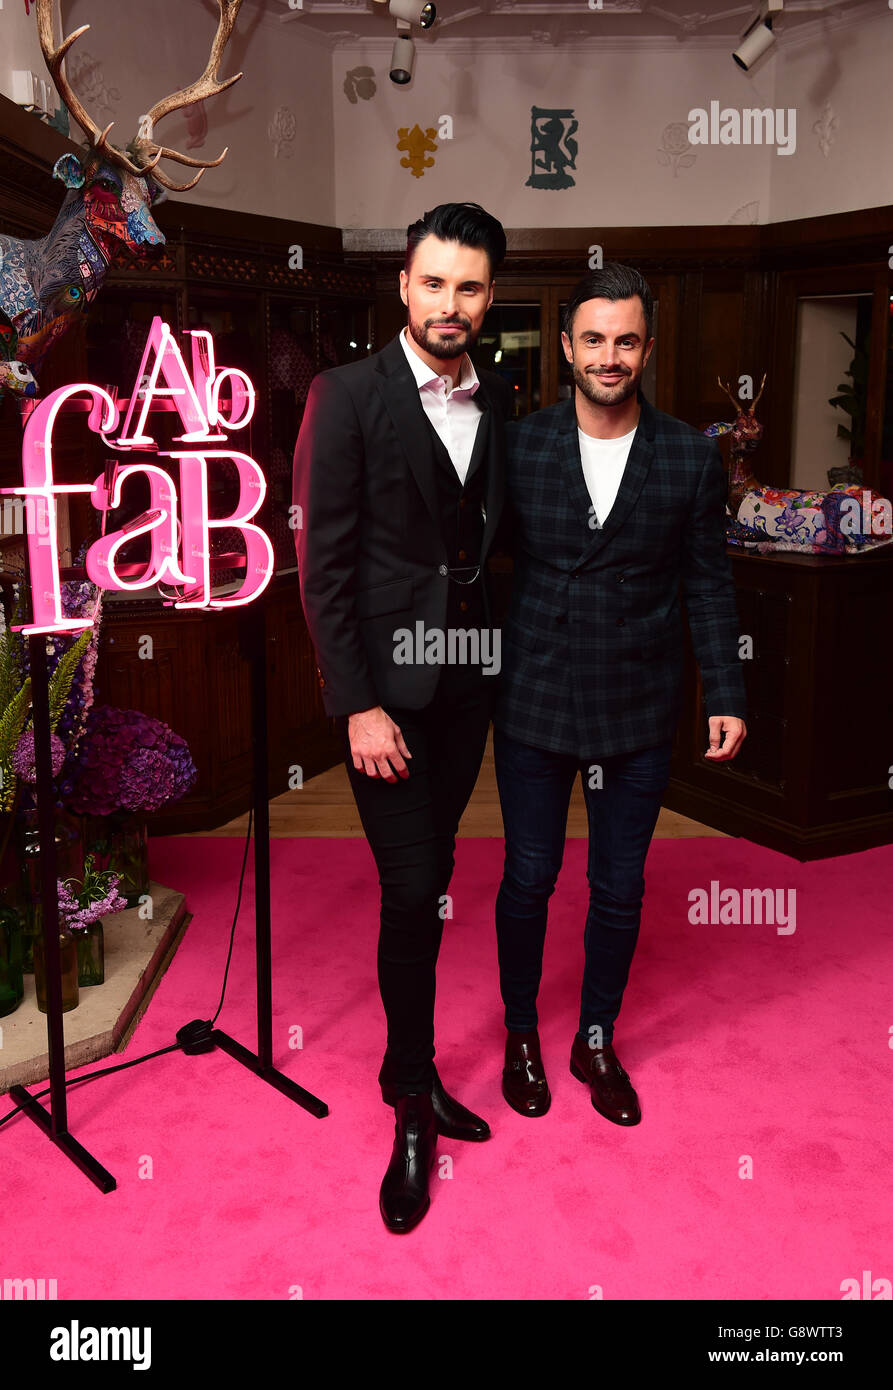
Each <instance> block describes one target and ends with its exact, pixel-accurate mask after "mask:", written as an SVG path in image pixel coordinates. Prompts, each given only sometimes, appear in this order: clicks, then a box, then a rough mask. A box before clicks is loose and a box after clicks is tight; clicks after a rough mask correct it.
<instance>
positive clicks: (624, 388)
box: [572, 363, 641, 405]
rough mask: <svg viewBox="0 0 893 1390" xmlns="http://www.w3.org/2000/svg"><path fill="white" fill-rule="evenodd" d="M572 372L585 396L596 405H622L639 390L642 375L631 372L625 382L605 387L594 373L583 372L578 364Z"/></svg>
mask: <svg viewBox="0 0 893 1390" xmlns="http://www.w3.org/2000/svg"><path fill="white" fill-rule="evenodd" d="M572 370H573V373H574V381H575V382H576V383H577V385H578V386H579V388H580V390H581V391H582V392H583V395H584V396H585V397H586V398H587V400H590V401H592V402H593V403H594V404H595V405H621V404H622V402H623V401H628V400H629V398H630V396H634V395H635V394H636V392H637V390H638V389H639V381H640V379H641V374H638V375H637V374H636V373H635V372H631V373H630V375H629V376H627V377H626V378H625V379H624V380H623V381H618V383H617V385H616V386H603V385H602V384H601V383H600V381H599V379H598V377H597V375H596V374H595V373H594V372H588V373H587V372H581V371H580V368H579V367H578V366H577V364H576V363H574V364H573V368H572Z"/></svg>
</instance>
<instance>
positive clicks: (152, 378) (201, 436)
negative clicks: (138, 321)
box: [0, 317, 273, 633]
mask: <svg viewBox="0 0 893 1390" xmlns="http://www.w3.org/2000/svg"><path fill="white" fill-rule="evenodd" d="M191 337H192V373H191V375H190V373H189V371H188V370H187V368H186V363H185V362H184V361H183V357H182V354H181V353H180V349H179V347H178V346H177V342H176V339H175V338H174V336H173V334H172V333H171V330H170V328H169V327H168V325H167V324H166V323H164V322H163V321H162V320H161V319H160V318H158V317H156V318H154V319H153V320H152V326H151V328H150V329H149V336H148V338H147V339H146V346H145V348H144V350H143V356H142V361H141V362H140V366H139V370H138V371H137V376H136V383H135V385H134V388H133V391H132V392H131V396H130V401H129V404H128V408H127V414H126V416H125V419H124V427H123V429H122V431H121V433H120V435H117V437H115V438H113V439H111V438H109V436H110V435H112V434H113V433H114V431H116V430H117V428H118V424H119V411H118V407H117V405H116V404H115V402H114V401H113V400H112V398H111V396H110V395H109V394H108V392H107V391H104V390H103V389H102V387H100V386H92V385H91V384H90V383H89V382H79V383H77V384H75V385H72V386H61V387H60V388H59V389H58V390H57V391H53V392H52V394H51V395H49V396H47V398H46V399H45V400H43V401H41V402H40V404H39V405H38V406H37V407H36V409H35V410H33V411H32V413H31V415H29V417H28V421H27V423H26V425H25V433H24V440H23V442H22V478H23V486H22V487H5V488H0V493H16V494H18V495H19V496H23V497H25V498H26V499H27V498H29V497H30V498H32V499H33V503H32V507H33V524H32V525H30V526H29V527H28V557H29V561H30V566H31V590H32V607H33V621H32V622H31V623H30V624H27V625H25V624H17V625H15V628H14V630H15V631H17V632H24V633H31V632H80V631H82V630H83V629H84V628H88V627H92V626H93V619H92V618H66V617H65V616H64V614H63V613H62V594H61V586H60V578H59V556H58V550H57V540H56V537H57V530H56V520H57V518H56V498H57V497H58V496H59V495H60V494H63V493H71V492H85V493H88V494H89V496H90V500H91V502H92V503H93V506H94V507H95V508H96V509H97V511H101V512H107V511H109V510H111V509H113V508H115V507H119V506H120V505H121V488H122V485H123V483H124V482H125V481H126V479H127V478H128V477H130V476H131V475H132V474H134V473H141V474H142V475H143V476H144V477H145V478H146V479H147V480H148V484H149V497H150V501H149V506H148V508H147V510H146V511H145V512H144V513H143V514H142V515H141V516H140V517H138V518H137V519H136V520H135V521H131V522H129V523H128V524H127V525H125V526H123V527H122V528H121V529H120V530H118V531H113V532H112V533H111V534H109V535H105V534H103V535H102V537H101V538H100V539H99V540H98V541H95V542H94V543H93V545H91V546H90V549H89V550H88V551H87V558H86V566H87V574H88V575H89V577H90V579H91V580H92V581H93V583H94V584H96V585H98V586H99V587H100V588H102V589H119V590H124V591H129V590H138V589H148V588H151V587H152V586H153V585H157V584H159V583H162V582H167V583H170V584H176V585H180V584H185V585H187V586H188V597H184V598H183V599H182V600H180V601H178V602H176V603H175V604H174V607H175V608H230V607H236V606H238V605H241V604H246V603H251V601H252V600H253V599H256V598H257V597H258V595H259V594H261V593H263V591H264V589H265V588H266V587H267V585H268V584H269V582H270V579H271V578H272V575H273V546H272V543H271V541H270V538H269V536H267V534H266V532H265V531H262V530H261V528H260V527H259V526H257V525H255V524H254V523H253V522H252V521H251V517H253V516H255V515H256V513H257V512H258V510H259V509H260V507H261V506H262V505H263V500H264V497H265V496H266V490H267V484H266V479H265V477H264V475H263V472H262V471H261V469H260V467H259V466H258V464H257V463H255V461H254V459H252V458H251V457H249V455H248V454H245V453H242V452H241V451H240V450H238V449H230V448H228V447H225V446H226V440H227V436H226V433H225V432H222V431H226V430H240V429H244V427H245V426H246V425H247V424H248V423H249V422H250V420H251V417H252V416H253V414H254V407H255V403H256V396H255V391H254V387H253V385H252V383H251V381H250V379H249V378H248V376H246V374H245V373H244V372H243V371H241V370H240V369H239V368H238V367H220V368H218V367H217V364H216V360H215V356H214V339H213V337H212V336H211V334H210V333H208V332H207V331H206V330H204V329H193V330H191ZM145 377H147V378H148V380H147V383H146V387H145V390H144V391H141V390H140V386H139V383H140V381H141V380H143V379H144V378H145ZM162 381H163V383H164V385H161V384H160V383H161V382H162ZM224 384H227V385H228V386H229V410H230V414H229V416H227V415H226V413H225V412H224V409H223V403H222V402H221V398H220V397H221V387H222V386H224ZM80 394H86V395H88V396H89V397H90V410H89V413H88V415H87V426H88V428H89V429H90V430H91V431H92V432H93V433H94V434H98V435H99V436H100V437H101V438H102V440H103V442H104V443H105V444H106V445H107V446H108V447H109V448H110V449H114V450H116V451H120V450H123V451H131V450H136V451H138V450H139V449H140V448H143V449H151V450H152V451H153V452H154V455H155V457H156V458H165V457H166V458H174V459H177V460H178V461H179V474H180V497H179V498H178V497H177V488H176V484H175V482H174V480H173V478H172V477H171V475H170V474H169V473H168V472H167V471H166V469H164V468H162V467H160V466H159V465H158V464H157V463H154V462H152V463H150V462H145V463H137V462H132V463H126V464H123V465H120V466H119V465H118V464H117V463H116V462H115V463H114V467H113V468H107V469H106V470H105V472H104V473H102V474H100V475H99V477H98V478H97V479H96V480H95V482H93V483H70V484H61V483H57V482H56V481H55V479H54V477H53V427H54V425H55V422H56V416H57V415H58V413H59V411H60V409H61V408H62V406H63V405H64V404H65V402H66V401H68V400H70V399H71V398H72V397H73V396H77V395H80ZM155 399H169V400H171V401H173V404H174V408H175V410H176V412H177V414H178V415H179V417H180V420H181V421H182V423H183V433H182V434H181V435H178V436H176V437H175V442H176V443H177V444H179V445H181V446H183V447H181V448H178V449H167V450H164V449H159V448H158V447H157V445H156V442H155V440H154V439H153V438H152V436H151V435H150V434H147V433H146V423H147V419H148V415H149V410H150V408H151V404H152V401H153V400H155ZM134 416H136V419H134ZM214 446H224V447H214ZM224 458H225V459H229V460H230V461H231V462H232V463H234V464H235V467H236V471H237V474H238V481H239V498H238V501H237V503H236V506H235V510H234V511H233V512H232V513H231V514H230V515H229V516H225V517H211V516H209V506H208V472H209V467H210V466H212V465H213V463H214V461H215V460H216V459H224ZM26 506H27V501H26ZM220 527H231V528H235V529H236V530H238V531H240V532H241V534H242V538H243V541H244V544H245V573H244V575H243V577H242V582H241V584H240V585H239V587H238V589H236V591H235V592H234V593H232V594H226V595H223V596H221V597H218V598H212V597H211V569H210V560H211V552H210V534H211V531H212V530H214V529H217V528H220ZM103 531H104V527H103ZM139 535H146V536H148V537H149V547H150V554H149V560H148V563H147V566H146V569H145V571H144V572H143V574H142V575H140V576H139V577H138V578H133V577H131V578H125V577H124V575H123V574H122V573H121V572H120V569H119V566H120V564H121V562H120V561H119V559H118V552H119V551H120V549H121V547H122V546H123V545H124V544H125V543H126V542H127V541H130V540H133V538H134V537H135V536H139ZM129 568H132V567H129Z"/></svg>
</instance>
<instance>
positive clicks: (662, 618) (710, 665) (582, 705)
mask: <svg viewBox="0 0 893 1390" xmlns="http://www.w3.org/2000/svg"><path fill="white" fill-rule="evenodd" d="M639 400H640V406H641V414H640V417H639V425H638V428H637V430H636V433H635V436H634V438H633V442H632V448H631V449H630V452H629V457H628V459H627V462H626V469H625V471H624V474H623V478H622V480H621V483H620V488H619V491H618V493H617V497H616V499H615V501H614V505H613V506H612V508H611V510H610V512H609V513H608V516H607V518H606V519H605V521H604V525H603V527H602V529H598V528H597V527H596V526H595V525H594V522H595V517H594V515H593V510H592V504H591V501H590V497H589V492H588V490H587V488H586V480H585V477H584V475H583V464H582V461H581V458H580V445H579V440H578V437H577V417H576V410H575V406H574V401H573V400H568V401H561V402H560V403H559V404H558V405H553V406H548V407H547V408H546V409H544V410H539V411H536V413H535V414H533V415H528V416H527V417H526V418H525V419H524V420H521V421H519V422H518V423H517V424H514V425H510V426H509V427H508V429H507V430H506V451H507V453H506V492H507V504H506V512H507V514H510V515H511V514H514V516H515V518H516V534H515V540H516V549H515V574H514V582H513V586H512V599H511V609H510V613H509V617H508V622H507V624H506V625H505V626H504V627H503V641H502V676H501V686H500V702H499V706H498V708H497V711H496V714H495V715H494V723H495V724H496V725H497V727H500V728H502V729H504V730H505V732H506V733H508V734H510V735H511V736H512V737H514V738H517V739H519V740H520V741H521V742H522V743H529V744H533V745H534V746H535V747H537V748H547V749H552V750H553V751H555V752H562V753H572V754H575V755H576V756H578V757H590V756H603V757H608V756H611V755H613V754H620V753H629V752H634V751H635V750H636V749H639V748H647V747H649V746H652V745H654V744H657V743H662V742H663V741H664V740H665V739H669V738H672V736H673V733H674V731H675V728H676V724H677V722H678V719H679V713H680V696H681V684H680V682H681V676H682V653H683V642H682V616H681V607H680V595H681V596H682V597H684V599H685V606H686V614H687V619H688V626H689V630H690V632H691V637H692V645H693V647H694V653H695V657H696V659H697V662H698V665H699V666H700V670H701V678H702V682H703V689H704V701H705V705H706V713H707V714H708V715H718V714H725V715H734V716H736V717H738V718H740V719H746V717H747V710H746V697H745V687H744V677H743V674H742V669H741V661H740V660H739V657H738V634H739V631H740V629H739V623H738V612H737V606H736V602H735V585H734V580H733V578H732V571H731V565H730V563H729V558H728V556H727V554H726V543H725V500H726V489H727V482H726V475H725V470H724V468H723V464H722V457H721V455H720V452H719V449H718V448H717V446H716V443H715V442H714V441H713V440H711V439H707V438H705V436H704V435H703V434H699V433H698V431H697V430H694V429H692V428H691V426H689V425H686V424H684V423H683V422H682V421H681V420H676V419H674V417H673V416H671V415H666V414H665V413H664V412H663V411H661V410H655V408H654V407H653V406H652V405H651V404H650V403H649V402H648V401H647V400H646V399H645V398H644V397H643V396H641V394H640V397H639Z"/></svg>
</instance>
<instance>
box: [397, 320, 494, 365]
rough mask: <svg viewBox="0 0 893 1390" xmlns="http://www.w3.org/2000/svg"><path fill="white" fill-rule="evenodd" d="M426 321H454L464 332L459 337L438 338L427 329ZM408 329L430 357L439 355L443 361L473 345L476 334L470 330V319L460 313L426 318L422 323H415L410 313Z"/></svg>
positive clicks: (459, 354) (458, 355)
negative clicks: (451, 316) (447, 317)
mask: <svg viewBox="0 0 893 1390" xmlns="http://www.w3.org/2000/svg"><path fill="white" fill-rule="evenodd" d="M428 323H455V324H457V325H458V326H459V327H460V328H464V329H465V333H464V335H463V336H462V337H461V338H439V337H438V336H437V334H436V333H434V332H433V331H431V330H429V328H428ZM409 331H410V333H411V334H412V336H413V338H414V339H415V341H416V342H417V343H418V345H419V347H420V348H424V350H425V352H429V353H430V354H431V356H432V357H439V358H441V359H442V360H444V361H446V360H447V359H448V358H451V357H461V356H462V354H463V352H467V351H468V349H469V348H472V347H474V345H475V343H476V341H477V335H476V334H473V333H472V331H471V320H470V319H466V318H463V317H462V315H461V314H457V315H456V316H455V318H451V319H439V318H432V319H428V321H427V323H424V324H422V323H416V321H415V320H414V319H413V317H412V315H410V318H409Z"/></svg>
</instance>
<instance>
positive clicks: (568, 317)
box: [562, 261, 654, 342]
mask: <svg viewBox="0 0 893 1390" xmlns="http://www.w3.org/2000/svg"><path fill="white" fill-rule="evenodd" d="M635 295H638V296H639V298H640V300H641V301H642V310H643V312H644V314H645V339H646V342H647V340H648V339H649V338H650V337H651V336H652V332H653V324H654V300H653V299H652V297H651V290H650V289H649V288H648V282H647V280H646V279H645V277H644V276H643V275H641V274H640V273H639V271H638V270H634V269H633V267H632V266H631V265H621V264H620V262H619V261H605V263H604V265H603V266H602V268H601V270H593V271H590V273H589V274H588V275H584V276H583V279H582V280H581V281H580V283H579V284H578V285H575V286H574V288H573V290H572V291H571V297H570V299H569V300H568V302H567V307H566V308H565V311H564V322H563V324H562V327H563V329H564V331H565V333H566V334H567V336H568V337H569V338H570V340H571V342H573V338H574V335H573V327H574V317H575V315H576V312H577V310H578V309H579V307H580V305H581V304H585V303H586V301H587V299H611V300H615V301H616V300H618V299H633V298H634V297H635Z"/></svg>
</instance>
